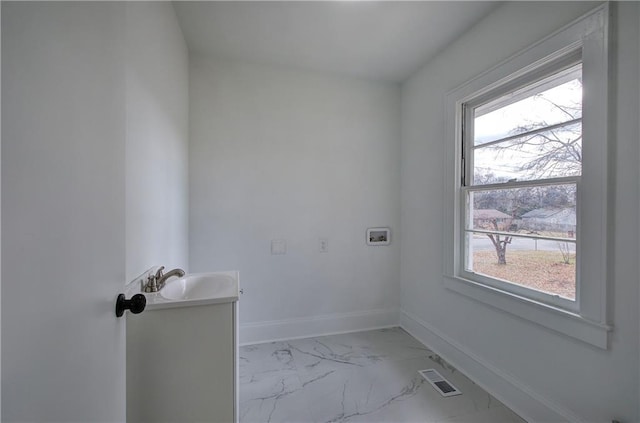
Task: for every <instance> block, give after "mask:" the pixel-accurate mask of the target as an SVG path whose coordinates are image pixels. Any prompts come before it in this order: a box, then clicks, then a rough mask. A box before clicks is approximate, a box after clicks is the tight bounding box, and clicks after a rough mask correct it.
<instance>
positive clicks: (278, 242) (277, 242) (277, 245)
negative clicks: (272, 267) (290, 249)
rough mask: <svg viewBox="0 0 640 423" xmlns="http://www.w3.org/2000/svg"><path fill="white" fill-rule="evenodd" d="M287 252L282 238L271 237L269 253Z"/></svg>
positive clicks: (285, 242)
mask: <svg viewBox="0 0 640 423" xmlns="http://www.w3.org/2000/svg"><path fill="white" fill-rule="evenodd" d="M282 254H287V241H286V240H284V239H272V240H271V255H272V256H276V255H282Z"/></svg>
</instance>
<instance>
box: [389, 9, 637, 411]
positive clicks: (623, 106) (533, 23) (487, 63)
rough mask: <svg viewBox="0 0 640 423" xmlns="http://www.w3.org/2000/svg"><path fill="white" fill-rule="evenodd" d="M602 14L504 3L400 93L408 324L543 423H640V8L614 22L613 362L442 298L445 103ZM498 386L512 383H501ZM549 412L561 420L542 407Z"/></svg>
mask: <svg viewBox="0 0 640 423" xmlns="http://www.w3.org/2000/svg"><path fill="white" fill-rule="evenodd" d="M595 6H596V4H594V3H559V2H550V3H544V2H540V3H526V2H523V3H520V2H514V3H505V4H503V5H502V6H501V7H499V8H498V9H496V11H495V12H493V13H492V14H491V15H489V16H488V17H487V18H486V19H484V20H483V21H481V22H480V23H479V24H478V25H476V26H475V27H473V28H471V30H470V31H469V32H468V33H466V34H465V35H464V36H463V37H461V38H460V39H459V40H457V41H456V42H455V43H454V44H452V45H450V46H449V47H448V48H447V49H445V50H444V51H443V52H442V53H441V54H440V55H438V56H437V57H436V58H435V59H433V60H432V61H431V62H430V63H428V64H427V65H426V66H425V67H424V68H423V69H422V70H420V71H419V72H418V73H417V74H415V75H414V76H413V77H412V78H410V79H409V80H408V81H407V82H406V83H404V84H403V86H402V113H403V114H402V132H403V138H402V218H401V220H402V234H403V238H402V257H401V263H402V264H401V280H402V284H401V286H402V296H401V304H402V309H403V311H404V312H406V314H403V321H404V322H410V323H411V324H412V325H413V327H416V328H419V329H418V330H417V332H420V333H422V334H424V336H425V337H428V338H430V341H431V342H433V343H434V344H438V346H439V347H440V348H442V349H443V350H446V351H448V352H449V353H450V355H451V357H452V358H455V360H456V361H457V364H458V365H459V366H460V367H462V369H463V370H465V371H467V372H468V373H471V374H470V375H471V376H472V377H475V378H476V379H477V381H478V382H479V383H481V384H483V385H485V386H487V387H494V388H495V387H502V388H504V389H503V390H502V391H498V392H494V393H496V394H497V395H499V396H500V397H501V398H504V399H510V400H514V401H515V400H516V399H517V398H516V397H517V395H516V393H515V392H516V391H518V392H524V394H526V395H528V397H529V398H531V400H532V401H533V403H532V404H529V405H527V404H524V403H517V404H515V405H516V406H517V408H516V411H520V412H521V413H522V414H523V415H526V417H529V418H531V419H532V420H538V421H545V420H547V421H548V420H549V419H551V418H549V417H545V416H549V415H555V416H558V415H561V416H562V417H560V418H557V419H556V420H563V419H569V420H576V421H582V422H590V421H598V422H605V421H611V420H612V419H613V418H617V419H619V420H621V421H624V422H636V421H638V419H639V416H638V409H637V406H636V401H637V399H638V356H639V353H638V351H639V350H638V345H639V344H638V322H639V316H638V308H639V307H638V298H639V296H638V254H639V250H638V236H637V234H638V210H639V209H638V204H639V202H638V181H639V174H638V165H637V163H638V162H637V160H638V157H639V156H638V153H639V152H638V125H637V120H638V113H639V111H638V96H637V92H636V91H635V88H634V90H629V89H628V88H629V87H637V86H638V45H637V44H638V25H637V22H638V20H637V7H638V5H637V4H636V3H624V2H622V3H620V4H618V7H619V10H618V12H616V13H615V18H616V20H618V24H617V28H618V29H617V30H616V31H617V32H616V33H615V35H616V36H615V38H617V39H618V43H619V44H618V45H617V47H616V48H614V52H615V53H617V56H616V57H617V59H614V62H613V68H612V76H613V81H614V83H613V84H612V86H611V89H612V93H613V95H614V100H613V101H612V104H611V105H610V106H611V110H612V111H613V112H614V113H615V114H614V115H613V116H614V117H613V120H612V125H613V126H614V127H615V129H616V137H615V139H614V140H613V144H614V148H613V150H612V156H613V160H612V165H611V168H612V169H613V172H614V175H613V178H612V186H611V187H610V191H611V194H612V198H613V205H612V206H613V210H612V212H613V213H612V216H611V223H612V228H611V234H612V245H611V248H610V253H611V256H612V257H613V260H612V264H613V266H612V272H611V279H610V281H609V283H610V285H611V293H610V297H611V310H612V313H611V314H612V319H611V322H612V323H613V325H614V327H615V329H614V332H613V333H612V335H611V343H610V344H611V345H610V348H609V349H608V350H606V351H604V350H600V349H598V348H595V347H591V346H589V345H587V344H584V343H581V342H580V341H576V340H574V339H570V338H567V337H564V336H562V335H559V334H557V333H555V332H553V331H550V330H547V329H545V328H542V327H540V326H537V325H535V324H532V323H529V322H527V321H524V320H521V319H519V318H517V317H514V316H513V315H510V314H505V313H503V312H500V311H498V310H496V309H493V308H491V307H488V306H486V305H483V304H482V303H479V302H476V301H473V300H471V299H468V298H466V297H463V296H461V295H459V294H457V293H455V292H452V291H448V290H446V289H445V288H444V287H443V285H442V274H443V268H442V264H443V254H444V252H443V250H442V247H441V243H440V240H441V239H442V236H443V234H442V228H441V222H442V221H443V213H444V212H445V211H444V210H443V206H442V199H443V188H444V181H443V177H444V168H443V166H447V165H453V164H446V163H443V157H444V141H445V138H444V135H445V128H444V121H445V119H444V118H445V115H444V113H445V111H444V109H443V105H444V100H443V99H444V96H445V93H446V92H447V91H449V90H452V89H454V88H456V87H457V86H458V85H460V84H462V83H464V82H465V81H467V80H469V79H471V78H473V77H474V76H476V75H478V74H479V73H481V72H482V71H484V70H486V69H488V68H490V67H492V66H494V65H496V64H498V63H499V62H500V61H501V60H503V59H506V58H507V57H509V56H510V55H513V54H515V53H517V52H518V51H520V50H521V49H523V48H525V47H527V46H528V45H530V44H532V43H533V42H535V41H537V40H539V39H541V38H543V37H545V36H546V35H548V34H550V33H551V32H553V31H554V30H556V29H559V28H560V27H562V26H563V25H564V24H566V23H569V22H570V21H572V20H573V19H575V18H577V17H579V16H580V15H581V14H582V13H584V12H585V11H587V10H589V9H591V8H593V7H595ZM613 10H616V9H615V8H614V9H613ZM615 27H616V25H614V28H615ZM425 240H432V241H431V242H426V241H425ZM494 370H496V371H497V372H498V373H499V374H497V373H496V371H494ZM498 379H500V380H501V381H502V382H500V381H498V382H496V380H498ZM501 383H502V384H501ZM509 388H511V389H509ZM494 391H495V389H494ZM534 398H535V399H534ZM536 399H537V400H536ZM536 401H538V402H536ZM540 402H541V403H544V404H546V406H548V407H551V408H552V409H553V410H552V412H547V411H548V410H544V407H542V408H540V407H539V405H540ZM509 405H514V404H509ZM554 413H555V414H554Z"/></svg>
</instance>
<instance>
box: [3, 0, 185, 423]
mask: <svg viewBox="0 0 640 423" xmlns="http://www.w3.org/2000/svg"><path fill="white" fill-rule="evenodd" d="M2 12H3V13H2V19H3V21H2V32H3V33H2V59H3V61H2V66H3V68H2V88H3V93H2V94H3V96H2V113H3V115H2V117H3V121H4V122H5V125H4V126H3V127H2V207H3V208H2V236H3V238H2V244H3V245H2V247H3V248H2V261H3V263H5V266H3V267H2V280H3V281H4V283H3V286H2V290H3V292H2V294H3V295H2V301H3V304H2V317H3V319H2V348H3V350H2V353H3V354H2V364H3V366H2V368H3V369H4V372H3V374H2V395H3V405H4V407H3V409H2V413H3V414H2V421H7V422H11V421H30V422H31V421H32V422H36V421H61V422H62V421H64V422H91V421H95V422H117V421H121V422H122V421H125V419H126V416H125V401H126V397H125V390H126V386H125V348H124V346H125V345H124V342H125V339H124V319H117V318H116V317H115V313H114V305H115V298H116V295H117V294H118V293H119V292H121V291H122V290H123V287H124V283H125V281H128V280H129V279H131V278H132V277H134V276H136V275H137V274H139V273H141V272H142V271H144V270H146V269H147V268H148V267H150V266H152V265H154V264H166V265H167V266H174V265H181V266H185V265H186V264H187V258H186V257H187V248H188V245H187V233H188V230H187V211H186V210H187V207H188V197H187V192H188V186H187V160H188V154H187V148H188V143H187V131H188V128H187V112H188V100H187V98H188V71H187V67H188V59H187V50H186V46H185V43H184V40H183V38H182V32H181V30H180V28H179V26H178V25H177V21H176V17H175V14H174V11H173V8H172V7H171V5H170V4H169V3H163V2H154V3H123V2H113V3H110V2H96V3H86V2H71V3H62V2H55V3H54V2H51V3H46V2H45V3H19V2H15V3H6V2H5V3H3V4H2ZM6 122H9V124H6ZM125 228H126V229H125ZM6 263H10V265H6Z"/></svg>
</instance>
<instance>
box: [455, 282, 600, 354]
mask: <svg viewBox="0 0 640 423" xmlns="http://www.w3.org/2000/svg"><path fill="white" fill-rule="evenodd" d="M444 286H445V287H446V288H447V289H450V290H452V291H454V292H457V293H459V294H462V295H464V296H467V297H469V298H471V299H473V300H476V301H480V302H482V303H484V304H487V305H489V306H491V307H494V308H497V309H498V310H501V311H504V312H507V313H509V314H512V315H514V316H516V317H519V318H521V319H524V320H527V321H529V322H533V323H536V324H538V325H540V326H543V327H545V328H547V329H551V330H553V331H555V332H559V333H561V334H563V335H566V336H570V337H572V338H575V339H578V340H580V341H583V342H586V343H588V344H590V345H593V346H596V347H598V348H602V349H604V350H606V349H607V346H608V335H609V332H610V331H611V330H612V327H611V326H608V325H604V324H602V323H599V322H593V321H591V320H587V319H585V318H584V317H582V316H580V315H578V314H576V313H572V312H568V311H565V310H561V309H558V308H556V307H552V306H549V305H546V304H542V303H539V302H535V301H532V300H530V299H527V298H523V297H520V296H517V295H514V294H511V293H508V292H505V291H501V290H499V289H496V288H492V287H488V286H486V285H481V284H479V283H476V282H473V281H471V280H468V279H463V278H460V277H457V276H450V275H445V277H444Z"/></svg>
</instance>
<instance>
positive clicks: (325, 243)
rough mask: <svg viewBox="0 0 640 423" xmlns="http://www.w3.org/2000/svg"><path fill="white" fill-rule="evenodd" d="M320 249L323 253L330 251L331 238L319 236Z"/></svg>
mask: <svg viewBox="0 0 640 423" xmlns="http://www.w3.org/2000/svg"><path fill="white" fill-rule="evenodd" d="M318 250H319V251H320V252H321V253H328V252H329V240H328V239H327V238H318Z"/></svg>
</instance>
